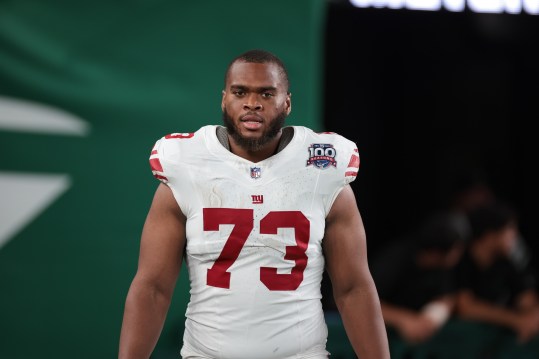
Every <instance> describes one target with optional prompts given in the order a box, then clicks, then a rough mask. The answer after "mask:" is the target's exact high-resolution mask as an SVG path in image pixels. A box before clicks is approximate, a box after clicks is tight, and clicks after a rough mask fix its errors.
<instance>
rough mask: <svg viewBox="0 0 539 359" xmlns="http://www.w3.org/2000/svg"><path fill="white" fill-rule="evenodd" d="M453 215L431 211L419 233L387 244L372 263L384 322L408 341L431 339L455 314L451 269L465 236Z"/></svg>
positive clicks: (462, 245)
mask: <svg viewBox="0 0 539 359" xmlns="http://www.w3.org/2000/svg"><path fill="white" fill-rule="evenodd" d="M453 220H454V217H452V216H450V215H448V214H442V213H440V214H435V215H433V216H432V217H431V218H429V219H428V220H427V221H426V222H425V224H424V225H423V226H422V227H421V228H420V230H419V231H418V233H416V234H415V235H412V236H410V238H407V239H402V240H399V241H395V242H394V243H393V244H390V245H388V246H386V247H385V248H384V250H382V251H379V252H377V253H376V256H374V258H373V260H372V261H371V263H370V267H371V272H372V274H373V278H374V281H375V283H376V287H377V290H378V294H379V297H380V302H381V306H382V314H383V317H384V321H385V323H386V326H387V327H388V328H391V329H393V330H394V331H396V332H397V334H398V335H399V336H400V337H401V338H402V339H404V340H405V342H407V343H408V344H418V343H421V342H424V341H426V340H428V339H429V338H430V337H431V336H432V335H434V334H435V333H436V332H437V331H438V330H439V329H440V328H441V326H442V325H443V324H444V323H445V322H446V320H447V319H448V318H449V317H450V315H451V312H452V309H453V305H454V295H453V294H454V291H455V286H454V281H453V271H452V269H453V267H454V265H455V264H456V263H457V262H458V260H459V258H460V255H461V253H462V249H463V248H464V243H465V239H466V237H465V234H464V233H463V232H461V231H459V230H458V228H459V226H456V225H455V224H454V223H452V222H453Z"/></svg>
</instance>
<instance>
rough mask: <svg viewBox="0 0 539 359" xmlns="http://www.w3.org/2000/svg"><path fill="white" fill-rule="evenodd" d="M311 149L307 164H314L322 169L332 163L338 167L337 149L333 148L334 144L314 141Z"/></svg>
mask: <svg viewBox="0 0 539 359" xmlns="http://www.w3.org/2000/svg"><path fill="white" fill-rule="evenodd" d="M308 150H309V159H308V160H307V166H309V165H314V166H316V167H318V168H320V169H326V168H328V167H329V166H330V165H331V166H333V167H337V161H335V156H337V151H335V148H333V145H331V144H328V143H313V144H312V145H311V147H309V148H308Z"/></svg>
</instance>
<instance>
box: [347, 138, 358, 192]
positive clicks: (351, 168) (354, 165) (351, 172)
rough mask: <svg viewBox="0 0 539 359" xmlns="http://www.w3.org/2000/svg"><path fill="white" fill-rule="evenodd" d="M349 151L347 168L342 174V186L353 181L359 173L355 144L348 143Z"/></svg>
mask: <svg viewBox="0 0 539 359" xmlns="http://www.w3.org/2000/svg"><path fill="white" fill-rule="evenodd" d="M350 146H351V148H350V150H349V156H350V159H349V160H348V166H347V167H346V171H345V172H344V184H345V185H347V184H349V183H350V182H352V181H354V180H355V179H356V177H357V173H358V171H359V163H360V160H359V151H358V149H357V146H356V144H355V143H353V142H351V143H350Z"/></svg>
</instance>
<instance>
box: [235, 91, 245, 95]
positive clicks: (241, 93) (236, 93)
mask: <svg viewBox="0 0 539 359" xmlns="http://www.w3.org/2000/svg"><path fill="white" fill-rule="evenodd" d="M232 93H233V94H234V95H236V96H243V95H245V91H240V90H236V91H232Z"/></svg>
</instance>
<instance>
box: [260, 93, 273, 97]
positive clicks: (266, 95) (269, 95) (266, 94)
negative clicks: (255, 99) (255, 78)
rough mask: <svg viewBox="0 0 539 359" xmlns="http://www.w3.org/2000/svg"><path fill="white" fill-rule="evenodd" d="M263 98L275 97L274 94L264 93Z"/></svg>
mask: <svg viewBox="0 0 539 359" xmlns="http://www.w3.org/2000/svg"><path fill="white" fill-rule="evenodd" d="M262 97H264V98H270V97H273V94H272V93H271V92H264V93H263V94H262Z"/></svg>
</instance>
